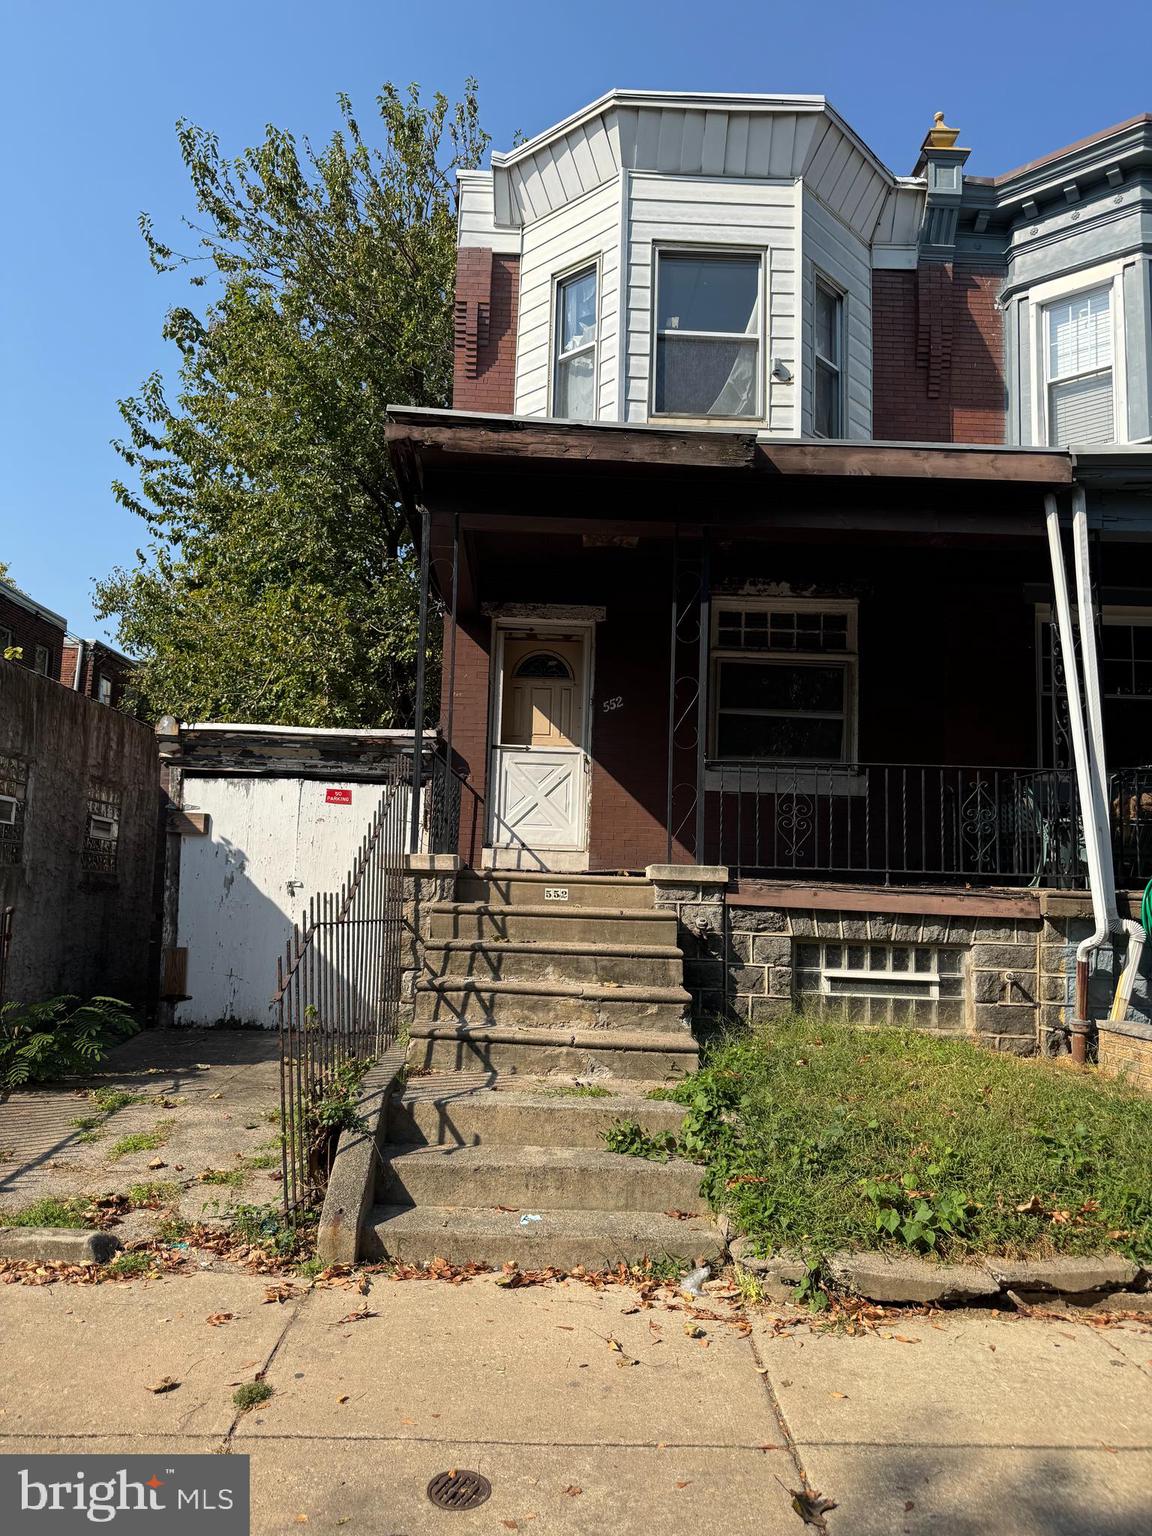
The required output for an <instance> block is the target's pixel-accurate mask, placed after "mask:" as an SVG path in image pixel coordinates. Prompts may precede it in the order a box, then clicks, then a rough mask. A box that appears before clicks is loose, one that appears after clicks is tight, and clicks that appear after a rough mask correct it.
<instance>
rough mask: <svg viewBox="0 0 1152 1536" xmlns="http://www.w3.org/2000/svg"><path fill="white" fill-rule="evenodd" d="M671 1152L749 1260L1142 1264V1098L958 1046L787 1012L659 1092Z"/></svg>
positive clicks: (1149, 1139)
mask: <svg viewBox="0 0 1152 1536" xmlns="http://www.w3.org/2000/svg"><path fill="white" fill-rule="evenodd" d="M675 1097H676V1099H677V1101H678V1102H680V1103H682V1104H684V1105H685V1106H686V1108H687V1109H688V1115H687V1118H686V1120H685V1124H684V1129H683V1132H682V1134H681V1137H680V1140H679V1150H680V1152H681V1154H682V1155H683V1156H685V1157H692V1158H696V1159H698V1160H699V1161H701V1162H704V1163H705V1164H706V1167H707V1172H706V1175H705V1181H704V1190H705V1193H706V1194H707V1195H708V1197H709V1200H710V1201H711V1203H712V1205H713V1207H714V1208H715V1209H717V1210H723V1211H726V1212H727V1213H728V1214H729V1215H730V1216H731V1218H732V1220H733V1222H734V1224H735V1225H736V1226H737V1227H738V1228H740V1229H741V1230H743V1231H744V1232H747V1233H749V1234H750V1235H752V1236H753V1237H755V1238H757V1239H759V1240H760V1242H761V1244H762V1246H763V1248H764V1250H765V1251H773V1250H781V1249H783V1250H795V1251H798V1252H800V1253H803V1254H806V1255H808V1256H813V1255H815V1256H817V1257H818V1256H821V1255H823V1254H826V1253H828V1252H830V1251H832V1250H833V1249H836V1248H880V1247H884V1248H891V1249H896V1250H903V1251H905V1252H907V1251H913V1252H918V1253H929V1252H936V1253H940V1254H944V1255H948V1256H951V1257H957V1258H962V1257H963V1256H964V1255H966V1254H975V1253H997V1254H1004V1255H1012V1254H1016V1255H1023V1254H1036V1255H1042V1254H1045V1253H1091V1252H1103V1251H1109V1250H1112V1251H1120V1252H1124V1253H1128V1254H1130V1255H1132V1256H1134V1257H1137V1258H1142V1259H1147V1258H1149V1257H1150V1256H1152V1099H1149V1098H1147V1097H1144V1096H1142V1095H1141V1094H1139V1093H1138V1092H1136V1091H1135V1090H1133V1089H1129V1088H1127V1087H1125V1086H1124V1085H1122V1084H1119V1083H1117V1082H1114V1081H1111V1080H1109V1079H1106V1078H1102V1077H1100V1076H1098V1075H1096V1074H1095V1073H1094V1072H1092V1071H1087V1072H1080V1071H1074V1070H1072V1069H1070V1068H1069V1067H1067V1066H1062V1065H1060V1064H1058V1063H1055V1062H1048V1061H1042V1060H1032V1061H1020V1060H1018V1059H1016V1058H1015V1057H1011V1056H997V1055H994V1054H993V1053H992V1052H991V1051H988V1050H987V1049H985V1048H983V1047H980V1046H976V1045H972V1044H970V1043H968V1042H967V1041H963V1040H950V1039H939V1038H934V1037H932V1036H929V1035H923V1034H917V1033H915V1032H912V1031H908V1032H905V1031H901V1030H882V1031H869V1030H862V1029H856V1028H853V1027H851V1026H849V1025H847V1024H844V1023H841V1022H837V1021H834V1020H828V1019H820V1018H794V1019H788V1020H781V1021H776V1022H774V1023H773V1024H771V1025H770V1026H764V1027H760V1028H757V1029H754V1030H751V1031H746V1032H741V1033H740V1034H730V1035H728V1036H727V1037H726V1038H725V1039H723V1040H722V1041H720V1042H719V1043H718V1044H717V1045H716V1046H715V1047H714V1048H713V1049H712V1050H711V1052H710V1053H709V1055H708V1057H707V1060H706V1063H705V1065H704V1067H703V1069H702V1070H701V1071H700V1072H699V1073H697V1074H696V1075H694V1076H693V1077H690V1078H687V1079H685V1080H684V1082H682V1083H680V1084H678V1085H677V1087H676V1090H675Z"/></svg>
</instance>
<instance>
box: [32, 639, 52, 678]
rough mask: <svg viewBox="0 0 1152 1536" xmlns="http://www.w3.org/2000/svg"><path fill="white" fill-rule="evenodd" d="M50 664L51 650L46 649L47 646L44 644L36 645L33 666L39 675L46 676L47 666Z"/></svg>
mask: <svg viewBox="0 0 1152 1536" xmlns="http://www.w3.org/2000/svg"><path fill="white" fill-rule="evenodd" d="M51 664H52V652H51V651H50V650H49V649H48V647H47V646H46V645H38V646H37V647H36V662H35V668H36V671H37V672H39V673H40V675H41V677H47V676H48V668H49V667H50V666H51Z"/></svg>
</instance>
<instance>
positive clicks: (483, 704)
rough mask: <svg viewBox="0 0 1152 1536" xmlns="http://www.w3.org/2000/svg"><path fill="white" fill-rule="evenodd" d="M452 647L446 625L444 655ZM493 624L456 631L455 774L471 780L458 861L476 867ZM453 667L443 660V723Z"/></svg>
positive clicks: (483, 807)
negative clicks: (461, 860) (460, 859)
mask: <svg viewBox="0 0 1152 1536" xmlns="http://www.w3.org/2000/svg"><path fill="white" fill-rule="evenodd" d="M451 645H452V630H451V625H450V622H449V621H448V620H447V619H446V620H445V622H444V656H445V658H447V657H448V654H449V650H450V648H451ZM490 645H491V625H490V624H489V622H488V620H487V619H480V618H478V619H474V620H467V619H463V618H461V619H460V621H459V623H458V624H457V629H456V681H455V687H454V689H453V694H454V706H453V715H452V755H453V758H454V759H455V766H456V770H457V772H459V773H460V774H462V775H464V777H465V779H466V780H467V783H466V785H465V786H464V788H463V790H462V793H461V800H460V842H459V852H460V857H461V858H462V859H463V860H464V862H465V864H469V865H473V866H478V865H479V863H480V854H481V851H482V849H483V847H484V838H485V832H486V826H485V823H486V820H487V780H488V691H489V669H490V663H491V658H490V655H489V647H490ZM448 673H449V668H448V663H447V659H445V664H444V668H443V671H442V682H441V693H440V720H441V724H442V725H443V723H444V722H445V721H446V720H447V719H448V687H449V678H448Z"/></svg>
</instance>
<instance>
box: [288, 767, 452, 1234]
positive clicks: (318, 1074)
mask: <svg viewBox="0 0 1152 1536" xmlns="http://www.w3.org/2000/svg"><path fill="white" fill-rule="evenodd" d="M385 773H386V778H385V780H384V784H383V787H382V793H381V796H380V801H379V804H378V805H377V807H376V811H375V813H374V815H373V817H372V821H371V823H370V824H369V827H368V830H367V832H366V834H365V836H364V838H363V840H362V842H361V845H360V851H359V852H358V854H357V855H356V858H355V860H354V861H353V864H352V868H351V869H350V870H349V872H348V878H347V879H346V880H345V881H344V883H343V884H342V885H341V886H340V888H339V890H337V891H327V892H323V893H321V894H319V895H316V896H313V897H312V899H311V900H310V901H309V903H308V909H307V913H306V915H305V916H304V918H303V920H302V921H301V922H299V923H295V924H294V925H293V929H292V937H291V939H290V940H289V942H288V944H287V946H286V948H285V953H284V954H283V955H282V956H278V957H277V960H276V994H275V996H274V997H273V999H272V1005H273V1007H274V1008H275V1010H276V1020H277V1025H278V1027H279V1031H280V1117H281V1132H282V1136H281V1145H282V1158H281V1171H282V1175H283V1185H282V1189H283V1203H284V1212H285V1216H286V1217H287V1219H288V1220H289V1221H290V1222H291V1221H295V1220H297V1219H298V1218H299V1216H300V1215H301V1214H302V1213H303V1212H304V1211H305V1210H306V1209H307V1208H308V1207H309V1206H311V1205H313V1204H314V1203H315V1201H316V1199H317V1198H318V1196H319V1195H320V1193H321V1191H322V1190H323V1187H324V1185H325V1183H326V1182H327V1177H328V1171H329V1166H330V1163H331V1159H332V1156H333V1154H334V1152H335V1144H336V1140H337V1139H338V1134H339V1125H338V1123H336V1122H337V1121H338V1119H339V1117H338V1115H335V1114H334V1113H333V1112H332V1108H331V1101H332V1099H333V1095H334V1094H335V1093H336V1092H337V1091H338V1089H339V1088H340V1086H341V1079H342V1077H344V1076H345V1074H348V1073H349V1072H350V1071H352V1070H354V1069H355V1068H357V1067H364V1066H367V1065H369V1064H370V1063H371V1062H372V1061H373V1060H374V1059H375V1058H376V1057H377V1056H378V1055H379V1054H380V1053H381V1052H382V1051H383V1050H385V1049H386V1048H387V1047H388V1046H389V1045H391V1044H392V1042H393V1041H394V1039H395V1038H396V1027H397V1015H398V1011H399V1005H400V981H401V969H402V958H403V944H404V914H403V902H404V875H405V869H404V856H405V854H406V852H407V851H408V840H409V806H410V799H409V796H410V794H411V791H412V778H413V775H412V756H411V754H410V753H409V754H404V755H402V756H397V757H395V758H392V759H391V760H390V761H389V762H388V764H387V766H386V769H385ZM433 798H434V797H433ZM426 803H427V802H426ZM326 1101H328V1103H327V1104H326Z"/></svg>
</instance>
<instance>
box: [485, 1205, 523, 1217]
mask: <svg viewBox="0 0 1152 1536" xmlns="http://www.w3.org/2000/svg"><path fill="white" fill-rule="evenodd" d="M492 1209H493V1210H494V1211H504V1212H505V1214H506V1215H511V1216H514V1215H515V1214H516V1212H517V1211H518V1210H519V1209H520V1207H519V1206H518V1205H494V1206H493V1207H492Z"/></svg>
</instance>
